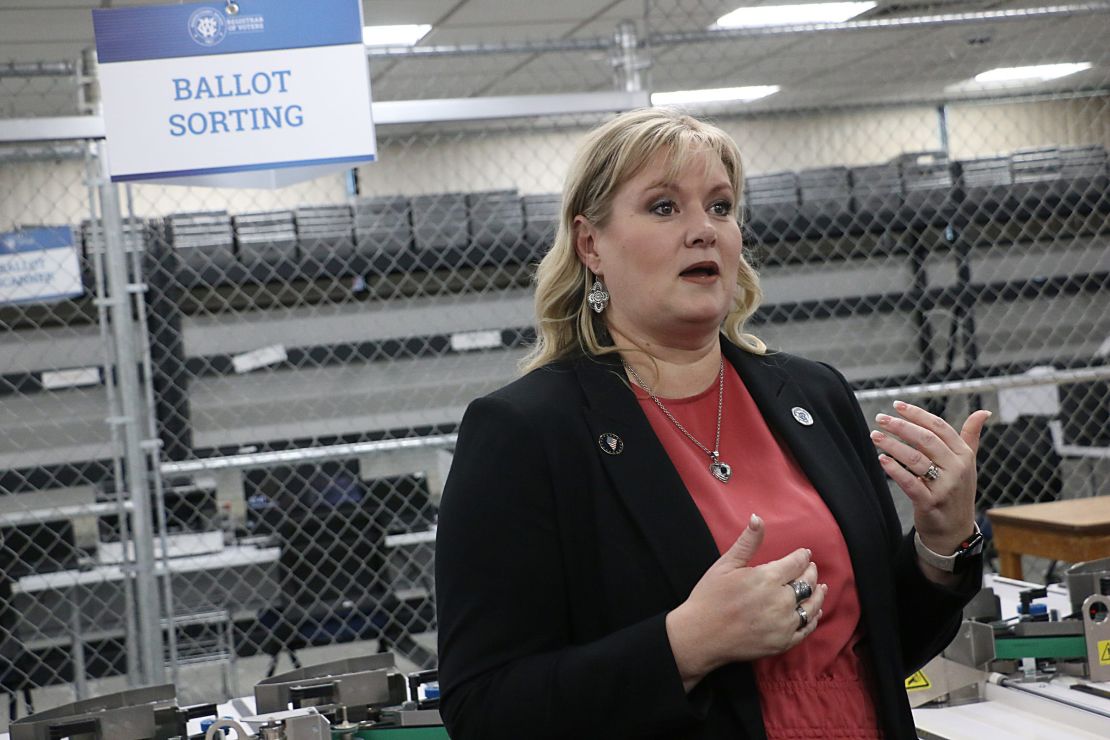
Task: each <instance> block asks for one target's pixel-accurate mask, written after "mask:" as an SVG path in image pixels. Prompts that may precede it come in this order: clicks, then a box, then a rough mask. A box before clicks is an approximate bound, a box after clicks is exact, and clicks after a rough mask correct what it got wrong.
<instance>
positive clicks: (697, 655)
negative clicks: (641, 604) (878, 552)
mask: <svg viewBox="0 0 1110 740" xmlns="http://www.w3.org/2000/svg"><path fill="white" fill-rule="evenodd" d="M763 533H764V530H763V521H762V520H761V519H760V518H759V517H757V516H756V515H754V514H753V515H752V518H751V522H750V524H749V525H748V527H747V528H746V529H745V530H744V532H743V533H742V534H741V535H740V537H739V538H738V539H737V540H736V542H735V543H733V545H732V547H730V548H729V549H728V551H727V552H725V554H724V555H722V556H721V557H720V559H718V560H717V562H715V563H714V564H713V565H712V566H710V568H709V570H707V571H706V572H705V575H703V576H702V577H701V580H699V581H698V583H697V585H695V586H694V590H693V591H691V592H690V596H689V597H688V598H687V599H686V601H684V602H682V604H680V605H679V606H678V607H677V608H675V609H674V610H673V611H671V612H670V613H668V614H667V620H666V623H667V637H668V639H669V640H670V643H671V650H672V651H673V652H674V657H675V663H676V664H677V665H678V670H679V674H680V675H681V676H682V683H683V686H684V687H685V688H686V691H689V690H690V689H692V688H693V687H694V686H695V685H696V684H697V683H698V682H699V681H700V680H701V679H702V678H704V677H705V675H706V674H707V673H709V672H710V671H712V670H714V669H716V668H718V667H720V666H722V665H724V664H726V663H733V662H740V661H751V660H755V659H757V658H763V657H766V656H768V655H777V654H778V653H783V652H786V651H787V650H789V649H790V648H792V647H794V646H795V645H797V644H798V643H800V642H801V641H802V640H804V639H805V638H807V637H809V635H810V634H812V633H813V630H815V629H816V628H817V624H818V622H819V621H820V618H821V604H822V603H823V602H824V600H825V593H826V592H827V591H828V586H826V585H825V584H820V585H818V583H817V565H816V564H815V563H813V562H811V560H810V551H809V550H807V549H805V548H801V549H798V550H795V551H794V552H792V553H790V554H789V555H787V556H786V557H784V558H782V559H781V560H775V561H772V562H770V563H764V564H763V565H759V566H755V567H748V562H749V561H750V560H751V559H752V556H753V555H755V552H756V550H758V549H759V546H760V544H762V542H763ZM797 580H804V581H806V582H807V583H809V585H810V586H811V587H812V589H813V595H812V596H810V597H809V598H808V599H806V600H805V601H803V602H802V603H801V604H800V606H801V607H802V608H804V609H805V611H806V613H807V614H808V616H809V623H808V624H807V625H806V626H805V627H804V628H802V629H798V622H799V617H798V613H797V611H796V607H797V606H799V604H797V603H796V602H795V597H794V589H792V588H791V587H790V585H789V584H790V582H791V581H797Z"/></svg>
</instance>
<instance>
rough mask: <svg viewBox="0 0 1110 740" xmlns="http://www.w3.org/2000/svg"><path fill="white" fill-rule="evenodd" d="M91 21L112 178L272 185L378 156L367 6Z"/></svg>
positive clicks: (332, 0) (284, 6)
mask: <svg viewBox="0 0 1110 740" xmlns="http://www.w3.org/2000/svg"><path fill="white" fill-rule="evenodd" d="M92 13H93V26H94V30H95V33H96V51H97V58H98V60H99V68H100V75H99V76H100V87H101V96H102V99H103V104H104V128H105V133H106V136H107V140H108V159H109V163H108V164H109V170H110V173H111V177H112V180H116V181H134V180H156V181H163V182H167V183H171V184H187V185H196V184H202V185H217V186H219V185H227V186H240V187H259V186H270V187H273V186H280V185H285V184H288V183H290V182H295V181H298V180H303V179H307V178H309V177H317V176H319V175H321V174H325V173H327V172H329V171H336V170H339V169H346V168H349V167H351V166H352V165H355V164H358V163H360V162H370V161H373V160H374V159H375V156H376V143H375V138H374V124H373V121H372V120H371V116H370V75H369V68H368V65H367V61H366V50H365V48H364V46H363V44H362V5H361V3H360V2H359V0H312V1H311V2H305V1H304V0H239V1H238V2H227V1H226V0H218V1H217V2H203V3H185V4H181V5H166V6H154V7H149V6H147V7H128V8H115V9H111V10H93V11H92Z"/></svg>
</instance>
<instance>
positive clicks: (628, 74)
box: [613, 21, 645, 92]
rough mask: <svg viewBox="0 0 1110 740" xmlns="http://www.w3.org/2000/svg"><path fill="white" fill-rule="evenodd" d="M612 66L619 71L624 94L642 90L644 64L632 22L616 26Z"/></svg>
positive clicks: (634, 25)
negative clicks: (641, 74)
mask: <svg viewBox="0 0 1110 740" xmlns="http://www.w3.org/2000/svg"><path fill="white" fill-rule="evenodd" d="M614 40H615V41H616V48H615V49H614V57H613V66H614V67H615V68H616V69H617V70H618V71H619V73H620V76H621V80H620V82H621V83H622V84H621V85H619V87H623V89H624V91H625V92H639V91H640V90H643V89H644V83H643V79H642V78H641V76H640V72H641V70H643V69H644V66H645V65H644V64H643V62H642V61H641V60H640V56H639V48H638V47H639V43H640V42H639V39H638V38H637V37H636V24H635V23H633V22H632V21H621V22H620V23H619V24H618V25H617V32H616V35H615V37H614Z"/></svg>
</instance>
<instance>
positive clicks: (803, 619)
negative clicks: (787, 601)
mask: <svg viewBox="0 0 1110 740" xmlns="http://www.w3.org/2000/svg"><path fill="white" fill-rule="evenodd" d="M794 611H795V612H797V613H798V629H800V630H804V629H805V628H806V625H807V624H809V614H807V613H806V610H805V607H801V606H799V607H795V608H794Z"/></svg>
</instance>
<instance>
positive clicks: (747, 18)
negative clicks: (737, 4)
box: [712, 2, 878, 28]
mask: <svg viewBox="0 0 1110 740" xmlns="http://www.w3.org/2000/svg"><path fill="white" fill-rule="evenodd" d="M877 4H878V3H874V2H851V3H807V4H805V5H763V6H760V7H755V8H737V9H736V10H734V11H732V12H731V13H727V14H725V15H722V16H721V17H720V18H718V19H717V23H716V24H715V25H714V26H712V27H713V28H756V27H760V26H804V25H806V24H809V23H843V22H844V21H846V20H848V19H849V18H855V17H856V16H857V15H859V14H860V13H866V12H867V11H868V10H871V9H872V8H874V7H875V6H876V5H877Z"/></svg>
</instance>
